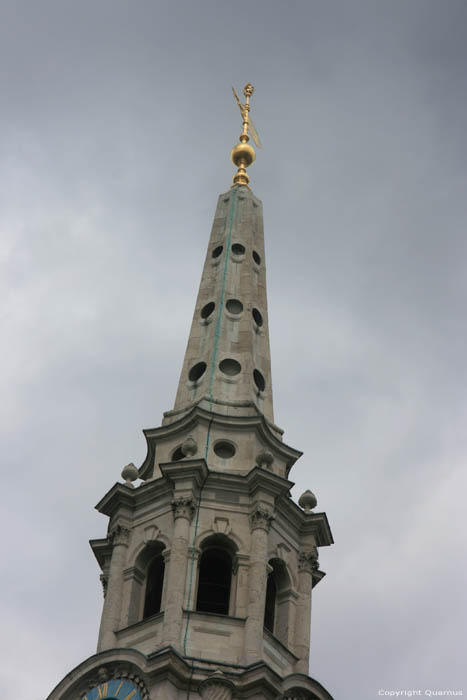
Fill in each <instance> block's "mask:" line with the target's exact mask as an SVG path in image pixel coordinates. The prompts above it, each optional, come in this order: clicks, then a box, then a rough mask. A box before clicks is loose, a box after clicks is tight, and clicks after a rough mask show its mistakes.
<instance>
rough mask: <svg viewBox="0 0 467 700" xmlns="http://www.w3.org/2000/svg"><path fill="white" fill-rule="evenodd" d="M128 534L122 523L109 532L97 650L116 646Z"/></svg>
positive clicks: (128, 531)
mask: <svg viewBox="0 0 467 700" xmlns="http://www.w3.org/2000/svg"><path fill="white" fill-rule="evenodd" d="M129 535H130V530H129V529H128V528H126V527H124V526H123V525H116V526H115V527H114V528H113V529H112V530H111V532H110V533H109V539H110V540H111V542H112V557H111V559H110V567H109V574H108V578H107V581H106V582H105V599H104V608H103V610H102V618H101V626H100V630H99V641H98V643H97V651H98V652H99V651H104V649H112V648H113V647H115V646H117V638H116V635H115V632H116V631H117V630H118V628H119V627H120V616H121V613H122V588H123V570H124V569H125V564H126V550H127V547H128V538H129ZM103 583H104V582H103Z"/></svg>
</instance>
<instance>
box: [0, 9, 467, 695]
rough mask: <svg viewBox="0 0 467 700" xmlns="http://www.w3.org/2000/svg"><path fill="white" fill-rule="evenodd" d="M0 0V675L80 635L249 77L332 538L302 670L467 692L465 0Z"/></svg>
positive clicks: (299, 423)
mask: <svg viewBox="0 0 467 700" xmlns="http://www.w3.org/2000/svg"><path fill="white" fill-rule="evenodd" d="M2 14H3V18H2V23H1V26H2V28H1V29H0V33H1V36H0V54H1V60H0V82H1V94H2V97H3V100H2V102H3V105H2V111H1V116H0V119H1V133H2V144H1V146H0V149H1V150H0V153H1V166H0V178H1V186H0V205H1V211H2V220H1V223H0V226H1V237H0V238H1V243H0V263H1V266H2V275H1V281H0V285H1V290H0V291H1V299H2V302H1V308H2V321H3V323H2V331H3V333H2V335H3V339H2V363H1V376H2V387H3V391H2V396H3V401H2V404H1V418H2V420H1V426H2V427H1V434H2V442H3V451H2V452H3V455H4V463H5V470H4V488H3V495H4V498H3V508H2V512H3V516H4V524H3V532H4V535H5V536H4V547H5V553H4V556H3V561H4V562H6V566H5V571H4V574H3V581H4V595H3V596H2V622H3V635H2V641H3V648H2V658H3V659H4V664H3V671H2V674H1V676H0V688H1V690H2V691H3V694H4V695H5V696H6V697H10V696H12V695H13V694H15V697H17V698H18V700H30V698H39V697H44V696H46V695H47V693H48V692H49V691H50V689H51V688H52V687H53V686H54V685H55V684H56V683H57V682H58V681H59V680H60V678H61V677H62V676H63V675H65V673H67V672H68V671H69V670H70V669H71V668H72V667H73V666H75V665H76V664H77V663H79V662H80V661H81V660H82V659H84V658H86V657H87V656H89V655H90V654H91V653H93V651H94V648H95V643H96V640H97V629H98V622H99V615H100V609H101V603H102V599H101V592H100V584H99V581H98V572H97V567H96V565H95V563H94V561H93V557H92V554H91V552H90V550H89V547H88V544H87V540H88V539H89V538H90V537H99V536H101V535H102V534H103V533H104V530H105V525H106V524H105V522H104V519H103V518H101V517H100V516H99V515H98V514H97V513H96V512H94V511H93V508H92V506H93V505H94V503H96V502H97V501H98V500H99V499H100V497H101V496H102V495H103V493H104V492H105V491H106V490H107V489H108V488H109V487H110V486H111V485H112V484H113V482H114V481H116V480H117V479H118V478H119V474H120V470H121V467H122V466H123V465H124V464H126V463H127V462H128V461H130V460H131V461H135V462H136V463H138V461H142V459H143V458H144V456H145V444H144V439H143V437H142V435H141V432H140V430H141V428H144V427H150V426H154V425H158V424H159V423H160V419H161V415H162V412H163V411H164V410H167V409H169V408H171V407H172V404H173V399H174V396H175V390H176V384H177V381H178V373H179V371H180V368H181V363H182V358H183V353H184V349H185V342H186V338H187V334H188V330H189V323H190V319H191V314H192V309H193V305H194V300H195V294H196V291H197V285H198V281H199V276H200V273H201V267H202V263H203V258H204V252H205V246H206V244H207V240H208V235H209V230H210V226H211V221H212V216H213V213H214V207H215V202H216V197H217V195H218V193H219V192H222V191H225V190H227V189H228V187H229V186H230V180H231V177H232V172H233V168H232V166H231V164H230V163H229V160H228V154H229V151H230V148H231V146H232V145H233V143H234V141H235V140H236V136H237V133H238V128H239V124H238V114H237V113H236V109H235V105H234V104H233V103H232V101H231V96H230V94H229V91H230V85H231V84H235V85H236V86H237V87H241V86H242V85H243V84H244V83H245V82H246V81H247V80H251V82H253V84H255V85H256V87H257V92H256V94H255V97H254V119H255V123H256V126H257V128H258V129H259V131H260V134H261V138H262V141H263V143H264V148H263V150H262V151H261V152H260V153H259V154H258V158H257V162H256V163H255V165H254V166H253V167H252V169H251V176H252V185H253V189H254V191H255V194H257V195H258V196H259V197H260V198H261V199H262V200H263V203H264V209H265V227H266V246H267V258H268V260H267V263H268V292H269V307H270V309H269V313H270V325H271V349H272V358H273V380H274V393H275V411H276V419H277V422H278V423H279V424H280V425H281V426H282V427H284V428H285V430H286V433H285V439H286V441H287V442H288V443H290V444H291V445H293V446H295V447H297V448H300V449H303V450H304V452H305V454H304V457H303V458H302V459H301V460H300V461H299V462H298V463H297V465H296V467H295V469H294V472H293V474H292V477H293V478H294V479H295V481H296V483H297V486H296V487H295V489H294V494H295V496H298V495H299V494H300V493H301V491H303V490H304V489H305V488H312V489H313V491H315V492H316V493H317V496H318V499H319V505H320V507H322V508H323V509H325V510H326V511H327V513H328V516H329V519H330V522H331V526H332V528H333V532H334V536H335V540H336V544H335V546H334V547H332V548H330V549H329V551H325V552H322V556H321V558H322V565H323V568H324V569H325V570H326V571H327V573H328V575H327V577H326V578H325V580H324V581H323V582H322V583H321V584H320V586H319V587H318V588H317V589H316V593H315V598H314V610H313V622H312V645H313V646H312V659H311V674H312V675H313V676H315V677H316V678H318V679H319V680H320V681H321V682H322V683H323V684H324V685H325V687H327V688H329V690H330V691H331V692H332V693H333V694H335V697H336V698H340V699H342V700H347V699H348V700H354V699H355V698H359V700H360V699H361V700H372V699H373V698H376V697H378V696H377V692H378V689H380V688H387V689H391V688H394V689H400V688H422V689H424V688H441V689H442V688H447V689H456V688H461V689H462V688H463V685H462V684H463V682H464V678H465V673H464V672H463V667H461V660H462V661H463V656H464V648H465V645H464V632H463V630H464V629H465V595H463V591H461V581H463V580H464V579H465V567H464V564H463V560H464V558H465V557H462V555H461V553H462V552H463V551H464V549H465V538H464V535H463V529H464V528H463V521H461V512H463V508H462V511H461V494H463V493H464V491H465V487H466V477H465V469H464V463H465V454H466V438H465V429H464V426H465V416H466V413H467V410H466V402H465V385H466V363H465V340H466V335H467V333H466V321H465V311H464V306H465V302H464V300H465V296H466V291H467V290H466V279H467V278H466V275H465V272H464V265H465V258H466V255H465V253H466V250H465V248H466V244H465V240H466V238H465V232H464V229H465V218H466V207H465V186H466V181H467V169H466V165H465V164H466V140H465V137H464V130H465V123H466V121H467V119H466V117H467V114H466V111H467V98H466V89H465V65H466V48H465V47H466V41H465V27H466V26H467V24H466V19H467V17H466V14H467V10H466V7H465V4H464V3H462V2H457V1H455V0H451V2H450V3H448V4H441V3H437V2H430V1H427V0H425V1H423V2H422V1H421V0H420V1H414V2H411V3H406V2H399V1H395V2H391V3H384V4H383V3H373V2H363V1H357V0H354V1H353V2H351V3H345V2H326V3H324V2H301V1H295V2H289V3H287V4H285V3H280V2H268V3H246V2H243V1H239V2H237V3H223V2H212V1H211V0H209V1H208V0H203V1H202V2H200V3H196V4H195V3H190V2H186V1H184V2H182V1H180V0H179V2H177V3H169V2H163V1H162V0H160V1H157V2H146V1H143V0H141V1H140V2H139V3H130V2H123V1H121V0H112V2H110V0H100V2H98V3H95V2H94V3H91V2H89V1H88V0H84V1H82V2H80V3H78V4H77V3H72V2H67V1H63V0H61V1H60V2H54V1H52V0H44V1H43V2H42V3H40V4H37V3H29V2H24V0H16V1H15V2H14V3H13V2H11V3H8V2H5V3H4V6H3V8H2ZM291 357H292V358H293V361H291V359H290V358H291ZM462 506H463V504H462ZM463 567H464V570H463V571H462V568H463ZM462 574H463V576H462ZM26 660H27V661H26ZM25 667H27V673H25V672H24V669H25ZM464 690H465V688H464Z"/></svg>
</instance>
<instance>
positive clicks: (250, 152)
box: [230, 143, 256, 168]
mask: <svg viewBox="0 0 467 700" xmlns="http://www.w3.org/2000/svg"><path fill="white" fill-rule="evenodd" d="M230 157H231V159H232V163H234V164H235V165H236V166H237V168H239V167H240V166H243V167H244V168H248V166H249V165H251V164H252V163H254V161H255V158H256V153H255V151H254V148H252V147H251V146H250V144H248V143H237V145H236V146H234V147H233V148H232V153H231V154H230Z"/></svg>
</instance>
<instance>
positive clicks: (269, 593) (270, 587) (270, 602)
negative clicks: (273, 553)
mask: <svg viewBox="0 0 467 700" xmlns="http://www.w3.org/2000/svg"><path fill="white" fill-rule="evenodd" d="M276 596H277V586H276V581H275V576H274V571H271V573H270V574H269V576H268V584H267V588H266V605H265V608H264V626H265V627H266V629H267V630H269V631H270V632H272V633H273V634H274V621H275V617H276Z"/></svg>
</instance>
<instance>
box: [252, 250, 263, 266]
mask: <svg viewBox="0 0 467 700" xmlns="http://www.w3.org/2000/svg"><path fill="white" fill-rule="evenodd" d="M252 255H253V260H254V261H255V263H256V264H257V265H260V264H261V258H260V257H259V255H258V253H257V252H256V250H254V251H253V253H252Z"/></svg>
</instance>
